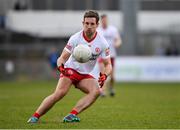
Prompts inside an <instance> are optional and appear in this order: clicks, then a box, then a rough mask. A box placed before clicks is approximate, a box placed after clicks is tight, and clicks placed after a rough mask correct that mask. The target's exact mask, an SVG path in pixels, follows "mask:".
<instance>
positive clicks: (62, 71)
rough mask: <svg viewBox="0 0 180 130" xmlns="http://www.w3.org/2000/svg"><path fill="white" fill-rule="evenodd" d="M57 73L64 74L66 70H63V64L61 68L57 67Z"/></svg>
mask: <svg viewBox="0 0 180 130" xmlns="http://www.w3.org/2000/svg"><path fill="white" fill-rule="evenodd" d="M58 71H59V72H60V73H62V74H63V75H65V74H66V70H65V68H64V64H62V65H61V66H59V67H58Z"/></svg>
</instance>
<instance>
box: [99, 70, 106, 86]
mask: <svg viewBox="0 0 180 130" xmlns="http://www.w3.org/2000/svg"><path fill="white" fill-rule="evenodd" d="M106 79H107V75H106V74H102V73H101V72H100V74H99V79H98V82H99V86H100V88H102V86H103V85H104V82H105V81H106Z"/></svg>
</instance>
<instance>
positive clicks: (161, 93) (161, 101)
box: [0, 81, 180, 129]
mask: <svg viewBox="0 0 180 130" xmlns="http://www.w3.org/2000/svg"><path fill="white" fill-rule="evenodd" d="M55 86H56V81H45V82H43V81H41V82H37V81H36V82H33V81H32V82H23V83H22V82H21V83H20V82H1V83H0V128H14V129H20V128H22V129H24V128H36V129H39V128H44V129H45V128H50V129H55V128H58V129H66V128H68V129H73V128H75V129H80V128H81V129H100V128H101V129H103V128H109V129H120V128H128V129H130V128H136V129H140V128H143V129H146V128H154V129H158V128H159V129H160V128H163V129H165V128H171V129H174V128H180V84H178V83H120V84H116V93H117V95H116V96H115V97H114V98H111V97H109V96H108V97H105V98H99V99H98V100H97V102H95V104H93V105H92V106H91V107H90V108H89V109H87V110H86V111H84V112H83V113H81V114H80V115H79V117H80V118H81V122H80V123H69V124H67V123H62V118H63V117H64V116H65V115H66V114H67V113H68V112H69V111H70V110H71V108H72V107H73V106H74V105H75V103H76V102H77V100H78V99H80V98H81V97H82V96H83V93H81V92H80V91H79V90H78V89H75V88H74V87H72V89H71V90H70V92H69V93H68V94H67V95H66V97H65V98H64V99H63V100H61V101H60V102H58V103H57V104H56V105H55V106H54V107H53V108H52V109H51V110H50V111H49V112H48V113H47V114H46V115H44V116H43V117H42V118H41V122H40V123H39V124H33V125H32V124H27V123H26V121H27V120H28V118H29V117H30V116H31V115H32V113H33V112H34V111H35V110H36V108H37V107H38V106H39V104H40V103H41V101H42V100H43V99H44V98H45V97H46V96H47V95H49V94H50V93H52V92H53V91H54V88H55Z"/></svg>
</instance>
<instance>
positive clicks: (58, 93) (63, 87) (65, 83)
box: [28, 77, 72, 123]
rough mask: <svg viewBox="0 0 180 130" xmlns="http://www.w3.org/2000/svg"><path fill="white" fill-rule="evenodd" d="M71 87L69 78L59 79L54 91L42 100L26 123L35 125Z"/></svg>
mask: <svg viewBox="0 0 180 130" xmlns="http://www.w3.org/2000/svg"><path fill="white" fill-rule="evenodd" d="M71 85H72V81H71V80H70V79H69V78H66V77H62V78H60V79H59V81H58V84H57V87H56V90H55V91H54V92H53V93H52V94H51V95H49V96H48V97H46V98H45V99H44V100H43V102H42V103H41V105H40V106H39V107H38V109H37V110H36V112H35V113H34V115H33V116H32V117H31V118H30V119H29V120H28V122H29V123H36V122H37V121H38V119H39V117H40V116H42V115H44V114H45V113H46V112H47V111H48V110H49V109H50V108H51V107H52V106H53V105H54V104H55V103H56V102H57V101H59V100H60V99H62V98H63V97H64V96H65V95H66V93H67V92H68V90H69V89H70V86H71Z"/></svg>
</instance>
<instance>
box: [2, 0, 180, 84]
mask: <svg viewBox="0 0 180 130" xmlns="http://www.w3.org/2000/svg"><path fill="white" fill-rule="evenodd" d="M89 9H93V10H97V11H98V12H99V14H104V13H105V14H107V15H108V18H109V23H110V24H112V25H114V26H116V27H117V28H118V30H119V32H120V35H121V37H122V41H123V44H122V46H121V47H120V49H118V50H117V53H118V58H117V61H116V71H115V72H116V73H115V77H116V80H117V81H137V82H138V81H140V82H141V81H163V82H164V81H172V82H174V81H175V82H178V81H180V57H179V55H180V43H179V42H180V1H179V0H43V1H42V0H0V80H20V81H21V80H23V81H24V80H37V79H40V80H41V79H55V78H57V77H56V72H55V71H54V70H52V68H51V67H50V66H51V65H50V63H49V61H50V60H54V58H55V57H56V56H57V55H60V54H61V51H62V49H63V48H64V46H65V45H66V43H67V41H68V39H69V37H70V36H71V35H72V34H73V33H75V32H77V31H79V30H80V29H81V28H82V20H83V14H84V11H85V10H89ZM52 54H53V56H52Z"/></svg>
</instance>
